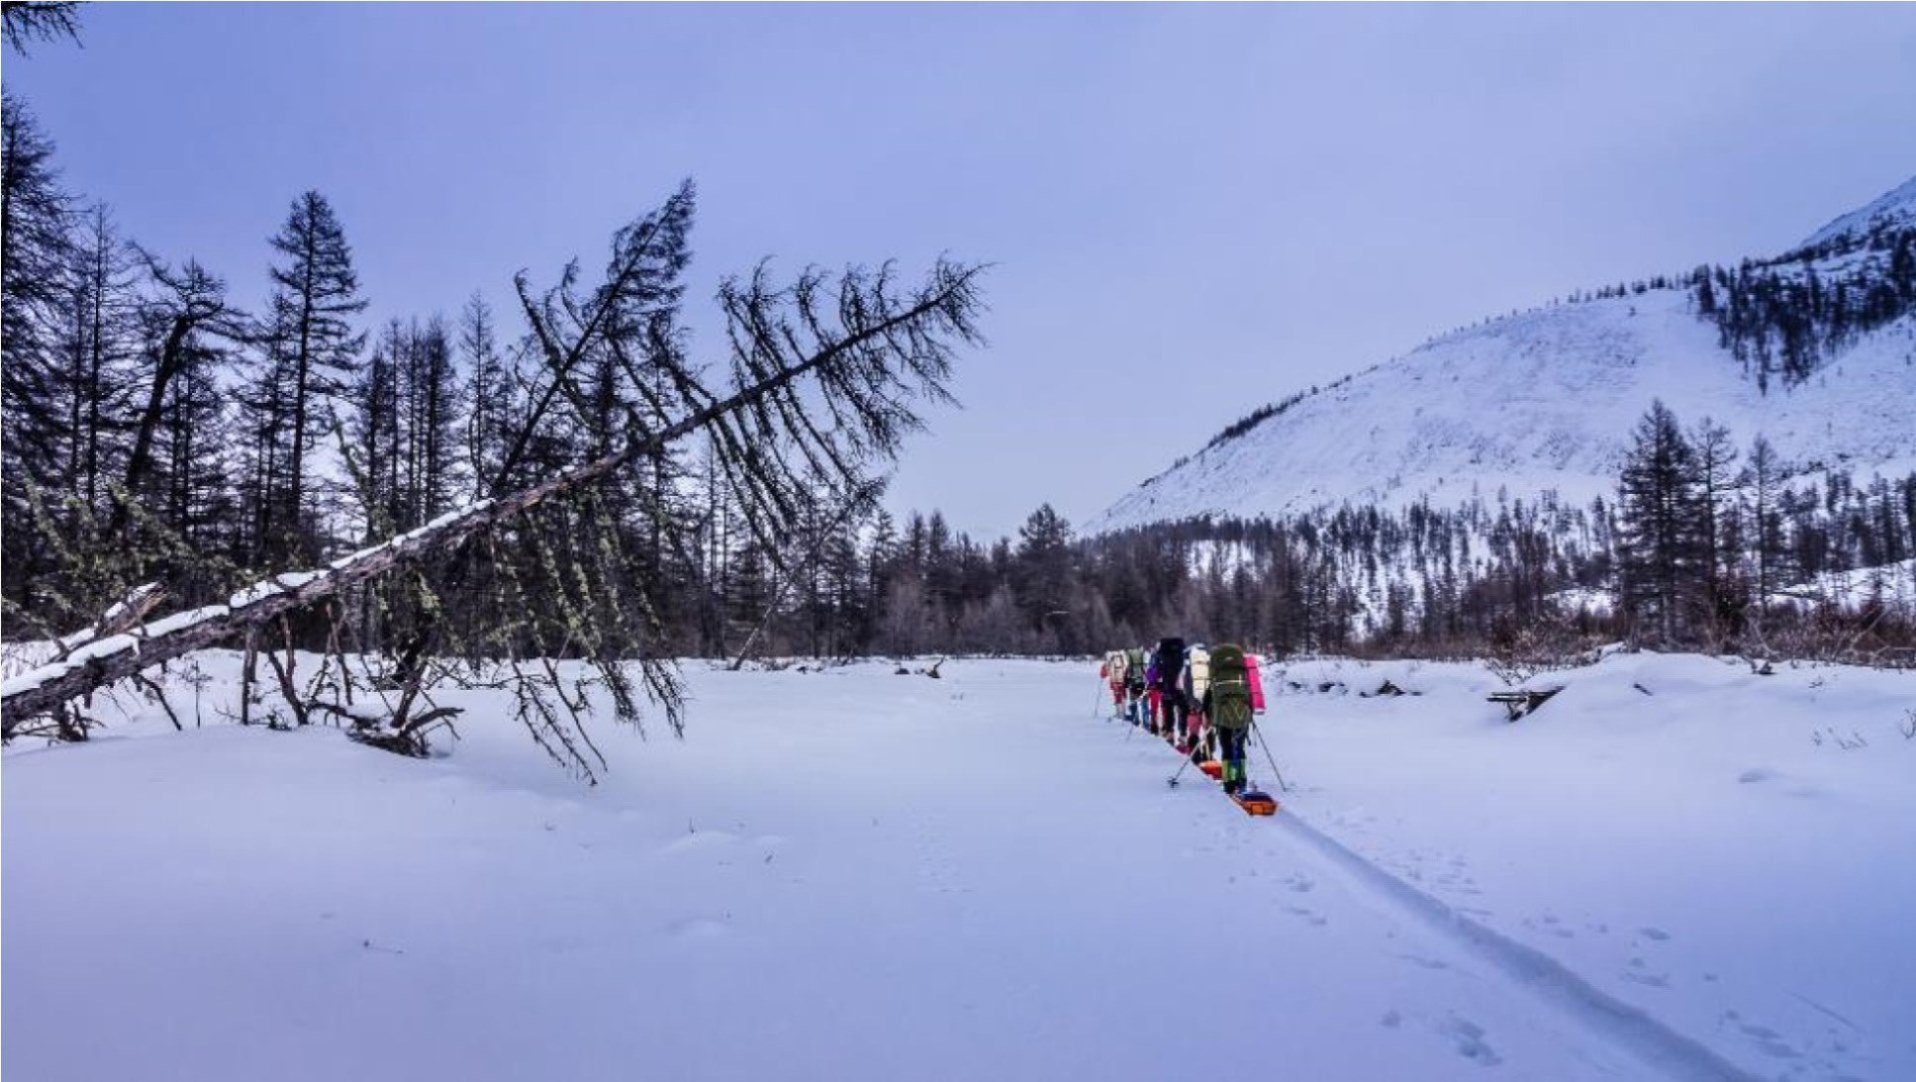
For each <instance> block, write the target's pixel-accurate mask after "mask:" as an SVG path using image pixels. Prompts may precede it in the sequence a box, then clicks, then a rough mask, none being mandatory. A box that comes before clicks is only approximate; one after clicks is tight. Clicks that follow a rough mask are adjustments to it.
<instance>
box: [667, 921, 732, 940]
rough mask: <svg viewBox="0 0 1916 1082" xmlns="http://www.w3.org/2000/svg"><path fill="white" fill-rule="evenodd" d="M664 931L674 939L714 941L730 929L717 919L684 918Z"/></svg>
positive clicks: (674, 922) (669, 925)
mask: <svg viewBox="0 0 1916 1082" xmlns="http://www.w3.org/2000/svg"><path fill="white" fill-rule="evenodd" d="M665 931H666V934H668V935H670V936H671V937H672V938H674V939H714V938H717V937H718V936H722V935H724V934H725V933H727V932H729V931H731V928H730V926H729V925H727V924H726V922H725V921H724V920H722V919H720V918H717V917H686V918H685V919H683V920H675V921H673V922H672V923H671V924H668V925H666V927H665Z"/></svg>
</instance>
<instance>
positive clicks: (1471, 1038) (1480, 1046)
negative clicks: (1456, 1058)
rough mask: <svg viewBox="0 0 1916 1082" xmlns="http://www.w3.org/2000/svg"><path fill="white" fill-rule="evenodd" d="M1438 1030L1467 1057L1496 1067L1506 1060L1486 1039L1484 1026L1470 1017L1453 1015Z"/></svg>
mask: <svg viewBox="0 0 1916 1082" xmlns="http://www.w3.org/2000/svg"><path fill="white" fill-rule="evenodd" d="M1437 1032H1439V1033H1441V1034H1443V1035H1444V1036H1445V1037H1447V1038H1449V1040H1450V1043H1451V1047H1453V1048H1455V1049H1456V1050H1457V1054H1458V1055H1460V1056H1462V1057H1464V1058H1465V1059H1468V1060H1475V1061H1476V1062H1478V1063H1480V1064H1482V1065H1483V1066H1485V1067H1495V1066H1497V1065H1498V1064H1500V1063H1502V1062H1503V1061H1504V1060H1503V1057H1502V1056H1499V1055H1498V1054H1497V1052H1496V1050H1495V1049H1493V1048H1491V1047H1490V1045H1489V1043H1488V1042H1486V1041H1485V1040H1484V1027H1482V1026H1480V1025H1478V1024H1477V1023H1475V1022H1472V1021H1471V1020H1470V1019H1468V1018H1458V1017H1456V1016H1454V1015H1453V1016H1451V1017H1450V1018H1449V1019H1447V1020H1446V1021H1444V1022H1443V1023H1442V1024H1441V1025H1439V1026H1438V1027H1437Z"/></svg>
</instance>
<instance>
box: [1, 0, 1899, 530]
mask: <svg viewBox="0 0 1916 1082" xmlns="http://www.w3.org/2000/svg"><path fill="white" fill-rule="evenodd" d="M84 38H85V48H84V49H80V50H75V49H73V48H71V47H66V46H53V45H42V46H39V47H37V48H36V49H35V50H34V53H33V55H32V56H31V57H30V58H28V59H25V60H21V59H18V58H16V57H13V56H8V57H7V59H6V62H5V81H6V90H7V92H8V93H9V94H13V93H18V94H21V95H23V96H24V97H26V98H28V99H29V100H30V101H31V103H32V105H33V107H34V108H35V110H36V111H37V113H38V114H39V116H40V119H41V121H42V122H43V124H44V126H45V127H46V128H47V129H48V131H49V132H50V133H51V134H52V136H53V137H54V138H55V140H56V141H57V143H58V145H59V155H58V161H59V163H60V164H61V166H62V168H63V169H64V171H65V176H66V182H67V184H68V186H69V187H71V188H73V189H75V190H78V191H80V192H82V193H84V194H86V195H88V196H91V197H95V198H99V199H104V200H106V201H107V202H109V203H110V204H112V206H113V207H114V208H115V211H116V213H117V216H118V218H119V220H120V221H121V223H122V224H123V225H124V226H125V227H126V228H127V229H128V230H129V231H130V232H131V233H132V234H133V235H134V236H136V237H137V238H138V239H140V240H141V241H142V242H143V243H145V244H147V245H148V246H150V247H153V248H155V249H157V250H158V251H160V252H161V253H163V254H165V255H167V256H170V257H174V258H179V257H184V256H187V255H192V256H195V257H197V258H199V259H200V260H201V261H203V262H204V263H206V264H207V265H208V266H209V267H211V268H212V269H213V270H215V271H216V272H217V273H220V274H222V275H224V276H226V277H227V278H228V280H229V281H230V282H231V283H232V284H233V285H234V286H235V289H236V291H237V292H238V294H239V295H240V297H242V298H243V299H245V300H247V301H248V302H250V303H257V302H258V301H259V300H260V299H261V298H262V297H263V296H264V292H265V285H264V283H265V270H266V265H267V262H268V257H269V252H268V249H267V246H266V238H267V236H268V235H270V234H271V233H272V232H273V231H274V229H276V228H277V227H278V225H279V224H280V222H281V221H282V220H283V219H284V217H285V215H286V211H287V208H288V204H289V203H290V201H291V200H292V198H293V197H294V196H295V195H296V194H297V193H299V192H300V191H302V190H304V189H306V188H309V187H313V188H318V189H320V190H321V191H322V192H324V193H325V194H326V195H327V196H328V198H330V199H331V200H332V202H333V204H334V205H335V207H336V208H337V209H338V211H339V213H340V216H341V219H342V221H343V222H344V224H345V227H346V230H347V236H348V239H349V240H350V241H351V243H352V244H353V246H354V249H355V252H356V255H357V258H358V262H359V267H360V272H361V281H362V283H363V285H364V287H365V289H366V291H367V293H368V295H369V296H370V297H371V298H372V300H373V302H374V308H373V311H372V313H371V314H372V315H373V316H374V317H375V318H379V319H383V318H385V317H386V316H389V315H402V314H414V313H417V314H426V313H430V312H432V311H435V310H438V311H443V312H445V313H447V314H448V315H451V314H452V313H454V312H455V311H456V310H457V308H458V307H459V306H460V304H461V303H462V301H463V300H464V298H465V297H466V296H467V295H468V294H470V293H471V292H472V291H473V290H474V289H481V290H483V291H485V292H486V293H487V294H488V295H490V296H491V297H492V298H493V299H494V300H495V301H496V302H503V301H505V300H506V299H507V297H508V291H509V288H510V278H511V275H512V273H513V272H514V271H516V270H518V269H520V268H522V267H523V268H527V269H529V270H531V271H532V272H533V274H534V277H535V280H541V281H549V280H550V278H551V276H552V275H553V274H554V273H556V271H557V269H558V268H559V267H560V265H561V264H562V263H563V262H564V260H565V259H566V258H567V257H568V256H570V255H572V254H575V253H576V254H579V255H582V256H584V257H585V258H586V262H587V265H588V266H589V267H594V268H596V267H598V266H600V265H602V263H603V256H604V253H605V250H606V242H607V239H608V237H609V236H610V233H611V231H612V230H613V228H615V227H616V226H618V225H620V224H621V223H623V222H625V221H626V220H628V219H630V218H631V217H633V216H634V215H635V214H637V213H639V212H641V211H643V210H645V209H647V208H648V207H650V206H652V205H654V204H655V203H657V202H658V201H659V200H660V199H661V198H663V197H664V196H665V195H666V194H667V193H668V192H669V191H670V190H671V189H672V187H673V186H674V185H675V184H676V183H677V181H678V180H679V179H680V178H682V177H686V176H691V177H693V178H695V179H696V180H697V182H698V185H699V190H700V212H699V224H698V226H697V230H696V233H695V244H696V250H697V261H696V264H695V275H694V278H693V284H694V290H693V293H694V304H693V313H692V314H693V323H694V326H695V327H699V328H702V329H704V330H706V331H708V332H709V331H710V330H711V329H712V327H713V324H712V323H711V321H710V319H709V312H710V305H709V303H707V301H708V298H709V297H710V295H711V293H712V291H713V288H714V286H715V285H716V283H717V281H718V280H719V278H720V277H721V276H723V275H725V274H728V273H734V272H738V271H741V270H745V269H747V268H749V267H750V266H751V265H752V264H753V263H754V262H755V261H756V260H758V259H759V258H760V257H762V256H772V257H774V258H775V259H776V260H777V266H779V267H782V268H784V269H786V270H793V269H796V268H798V267H799V266H801V265H803V264H805V263H808V262H816V263H822V264H826V265H842V264H844V263H846V262H853V261H855V262H875V261H878V260H882V259H885V258H889V257H896V258H898V259H900V260H901V261H902V262H903V265H904V266H905V267H906V268H908V269H914V270H915V269H916V268H920V267H923V266H925V265H928V264H929V263H930V261H931V260H932V259H933V258H935V257H936V256H937V255H938V254H939V253H941V252H949V253H950V254H952V255H954V256H956V257H958V258H960V259H966V260H976V261H988V262H991V263H994V264H996V269H995V270H993V272H992V273H991V276H990V279H989V282H988V287H987V290H988V296H989V299H990V304H991V309H992V311H991V312H990V314H989V316H988V317H987V320H986V323H985V329H986V332H987V333H988V335H989V336H990V338H991V346H990V348H989V349H987V350H984V351H982V352H980V353H977V354H975V355H971V356H968V357H966V358H965V360H964V362H963V365H962V367H961V369H960V372H959V375H958V378H957V381H956V384H955V390H956V392H957V393H958V395H959V397H960V398H961V399H962V400H963V402H964V404H965V408H964V410H963V411H962V412H947V413H939V414H937V415H935V416H934V417H933V418H932V430H931V433H930V434H928V435H924V436H920V437H918V438H917V439H915V440H914V441H913V443H912V444H911V445H910V447H909V448H908V449H907V452H906V457H905V460H904V463H903V466H902V468H901V469H900V471H899V476H898V479H897V481H896V483H895V485H894V488H893V497H892V505H893V506H894V508H896V509H901V510H902V509H905V508H910V507H919V508H926V509H929V508H931V507H934V506H936V507H940V508H942V509H943V510H944V511H945V512H946V514H947V516H948V517H949V518H950V519H951V521H952V523H953V524H954V525H955V526H957V527H958V528H961V529H965V530H969V531H971V532H973V533H974V534H977V535H995V534H998V533H1001V532H1005V531H1009V530H1012V529H1015V528H1016V526H1017V525H1018V524H1019V523H1020V522H1021V521H1022V520H1023V519H1024V517H1025V515H1026V514H1027V513H1028V512H1029V511H1030V510H1031V509H1032V508H1034V507H1036V506H1037V505H1038V504H1039V503H1041V502H1044V501H1050V502H1052V503H1053V504H1054V505H1056V506H1057V507H1058V508H1059V509H1060V510H1061V511H1063V512H1064V514H1065V515H1066V516H1067V517H1068V518H1070V519H1072V520H1074V521H1082V520H1083V519H1085V518H1088V517H1089V516H1090V515H1092V514H1093V513H1095V512H1096V511H1098V510H1099V509H1101V508H1102V507H1104V506H1105V505H1106V504H1108V503H1109V502H1110V501H1111V500H1113V499H1115V498H1116V497H1117V496H1118V495H1119V494H1120V493H1121V492H1122V491H1123V490H1125V489H1126V488H1128V487H1130V486H1132V485H1135V484H1136V483H1138V482H1139V481H1142V480H1143V479H1144V478H1146V477H1147V476H1149V475H1151V474H1154V473H1156V472H1158V471H1159V470H1161V469H1163V468H1164V467H1166V466H1168V465H1169V464H1170V462H1171V460H1172V459H1174V458H1176V457H1177V456H1179V455H1182V454H1186V453H1188V452H1190V451H1192V450H1195V449H1196V448H1197V447H1198V446H1200V445H1201V444H1202V443H1203V442H1204V441H1205V440H1206V439H1208V438H1209V437H1210V436H1211V435H1212V434H1213V433H1214V432H1216V431H1217V430H1218V429H1220V428H1222V427H1223V426H1224V425H1225V424H1227V423H1229V422H1230V421H1232V420H1234V419H1236V418H1237V417H1239V416H1241V415H1242V414H1244V413H1247V412H1249V411H1250V410H1251V409H1253V408H1254V407H1256V406H1257V405H1259V404H1261V403H1263V402H1266V401H1269V400H1272V399H1275V398H1280V397H1282V396H1284V395H1286V394H1288V393H1290V392H1292V391H1295V390H1299V389H1302V388H1305V387H1308V386H1310V385H1312V384H1314V383H1320V382H1325V381H1328V380H1331V379H1335V378H1336V377H1338V376H1339V375H1342V374H1344V373H1346V372H1349V371H1352V370H1354V369H1358V368H1363V367H1367V366H1369V365H1371V364H1375V363H1377V362H1379V361H1382V360H1385V359H1388V358H1389V357H1391V356H1394V355H1396V354H1399V353H1402V352H1404V351H1406V350H1408V349H1410V348H1412V347H1414V346H1416V345H1417V344H1418V343H1419V342H1421V341H1423V340H1424V339H1425V338H1427V337H1428V336H1430V335H1431V334H1432V333H1435V332H1439V331H1443V330H1447V329H1449V328H1451V327H1453V326H1455V325H1458V324H1461V323H1468V322H1470V321H1472V320H1474V319H1476V318H1478V317H1480V316H1483V315H1487V314H1493V313H1497V312H1502V311H1507V310H1509V309H1511V308H1513V307H1519V306H1527V305H1530V304H1533V303H1537V302H1540V301H1543V300H1547V299H1548V298H1550V297H1552V296H1555V295H1560V294H1563V293H1566V292H1568V291H1570V290H1572V289H1576V288H1580V287H1587V286H1593V285H1598V284H1602V283H1605V282H1611V281H1616V280H1619V279H1624V278H1633V277H1637V276H1640V275H1649V274H1652V273H1656V272H1659V271H1674V270H1680V269H1684V268H1687V267H1690V266H1693V265H1695V264H1697V263H1698V262H1703V261H1733V260H1735V259H1737V258H1740V257H1742V256H1744V255H1752V254H1765V253H1772V252H1775V251H1778V250H1781V249H1783V248H1786V247H1788V246H1789V245H1791V244H1792V243H1793V242H1795V241H1797V240H1800V239H1802V238H1803V237H1804V236H1806V235H1808V234H1809V233H1810V232H1811V231H1812V230H1814V229H1815V228H1816V227H1817V226H1819V225H1821V224H1822V223H1823V222H1824V221H1826V220H1827V219H1829V218H1832V217H1834V216H1836V215H1837V214H1839V213H1841V212H1843V211H1846V210H1849V209H1852V208H1853V207H1855V206H1857V205H1859V204H1861V203H1863V202H1866V201H1868V200H1870V199H1872V198H1874V197H1875V196H1876V195H1878V194H1880V193H1881V192H1883V191H1884V190H1886V189H1888V188H1891V187H1894V186H1895V185H1897V184H1899V183H1901V182H1902V181H1904V180H1906V179H1908V178H1909V177H1910V176H1911V175H1912V174H1916V6H1911V5H1867V6H1854V7H1850V6H1836V5H1814V6H1780V5H1779V6H1761V7H1730V6H1720V5H1708V6H1703V7H1677V6H1664V5H1658V6H1654V7H1650V6H1622V7H1611V6H1604V7H1585V6H1577V7H1550V8H1520V7H1507V6H1495V7H1461V6H1441V7H1427V8H1419V7H1399V6H1389V7H1375V8H1372V7H1358V6H1347V5H1337V6H1334V7H1309V8H1304V7H1238V6H1232V7H1214V6H1201V5H1177V6H1124V7H1098V6H1053V7H1044V8H1038V7H1014V6H1006V5H989V6H977V7H950V6H935V7H934V6H916V5H915V6H896V7H893V6H864V5H859V6H832V7H817V6H797V5H791V6H786V5H781V6H777V7H758V6H749V5H723V6H714V7H686V6H622V5H576V6H574V5H557V4H540V5H487V6H466V5H436V4H435V5H381V6H366V5H337V6H308V5H281V4H274V5H237V4H234V5H227V4H220V5H170V4H169V5H124V6H122V5H92V6H89V7H88V8H87V9H86V11H85V32H84ZM703 341H704V343H705V348H706V349H708V350H715V349H716V348H717V341H716V338H715V336H713V335H712V334H710V333H707V334H705V335H704V336H703ZM715 355H716V354H715Z"/></svg>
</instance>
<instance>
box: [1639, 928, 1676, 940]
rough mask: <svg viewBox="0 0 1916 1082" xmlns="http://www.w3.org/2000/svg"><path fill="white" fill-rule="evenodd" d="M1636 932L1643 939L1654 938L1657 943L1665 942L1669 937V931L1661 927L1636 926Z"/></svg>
mask: <svg viewBox="0 0 1916 1082" xmlns="http://www.w3.org/2000/svg"><path fill="white" fill-rule="evenodd" d="M1637 934H1638V935H1640V936H1642V937H1644V938H1645V939H1654V940H1656V941H1657V942H1659V943H1664V942H1667V941H1668V940H1669V938H1670V933H1668V932H1666V931H1664V930H1663V929H1661V928H1638V929H1637Z"/></svg>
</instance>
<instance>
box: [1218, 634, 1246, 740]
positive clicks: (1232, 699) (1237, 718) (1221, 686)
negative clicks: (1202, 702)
mask: <svg viewBox="0 0 1916 1082" xmlns="http://www.w3.org/2000/svg"><path fill="white" fill-rule="evenodd" d="M1210 718H1211V724H1213V725H1216V726H1217V727H1219V728H1221V729H1248V728H1250V727H1251V671H1250V667H1249V666H1247V665H1246V664H1245V663H1244V648H1243V647H1242V646H1233V645H1230V644H1228V643H1227V644H1225V645H1223V646H1213V647H1211V713H1210Z"/></svg>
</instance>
